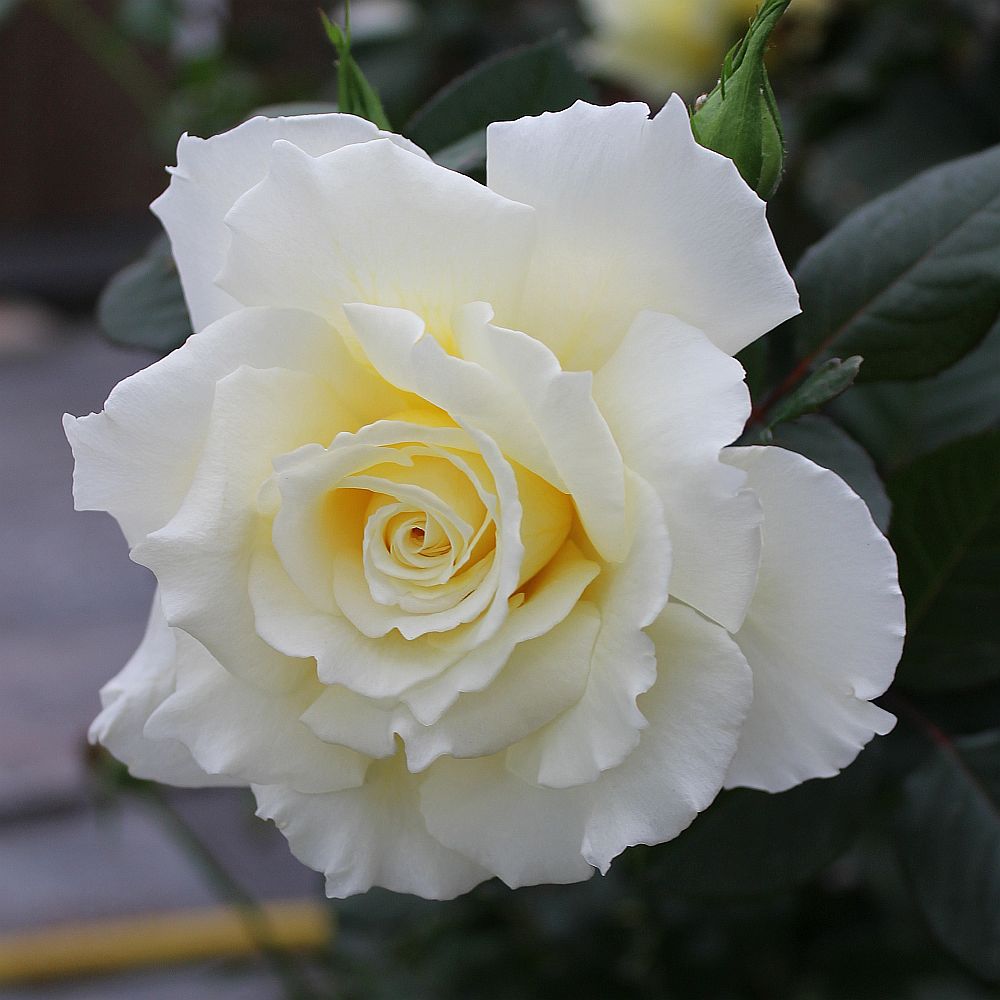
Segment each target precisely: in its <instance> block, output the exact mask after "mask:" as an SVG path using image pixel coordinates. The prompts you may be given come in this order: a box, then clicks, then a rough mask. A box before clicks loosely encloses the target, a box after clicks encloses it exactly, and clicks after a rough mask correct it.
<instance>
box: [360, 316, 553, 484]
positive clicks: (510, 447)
mask: <svg viewBox="0 0 1000 1000" xmlns="http://www.w3.org/2000/svg"><path fill="white" fill-rule="evenodd" d="M344 312H345V313H346V314H347V318H348V320H349V321H350V324H351V330H352V332H353V333H354V336H355V337H356V338H357V340H358V343H359V344H360V346H361V349H362V350H363V351H364V353H365V356H366V357H367V358H368V360H369V361H370V362H371V364H372V365H373V366H374V367H375V369H376V371H378V372H379V374H380V375H381V376H382V377H383V378H384V379H386V380H387V381H388V382H389V383H390V384H392V385H394V386H396V387H397V388H399V389H400V390H402V391H406V392H409V393H412V394H413V395H414V396H416V397H418V398H420V399H421V400H425V401H426V402H428V403H431V404H433V405H434V406H438V407H440V408H441V409H442V410H444V411H445V412H446V413H448V414H450V415H451V416H452V418H453V419H455V420H460V421H463V422H465V423H469V424H471V425H472V426H474V427H477V428H478V429H479V430H481V431H482V432H483V433H484V434H488V435H489V436H490V437H491V438H492V439H493V440H494V441H496V442H497V444H499V445H500V447H501V449H502V450H503V452H504V454H505V455H507V456H508V457H509V458H511V459H512V460H513V461H515V462H518V463H520V464H521V465H523V466H524V467H525V468H527V469H531V470H532V472H535V473H537V474H538V475H539V476H541V477H542V478H543V479H545V480H547V481H548V482H550V483H552V484H553V485H555V486H557V487H558V488H560V489H562V488H563V483H562V479H561V478H560V476H559V473H558V471H557V470H556V467H555V465H554V463H553V461H552V456H551V455H550V454H549V451H548V448H547V447H546V443H545V441H544V439H543V437H542V435H541V433H540V429H539V428H538V427H536V426H535V422H534V420H533V419H532V415H531V413H530V411H529V410H528V408H527V406H526V405H525V404H524V403H523V401H522V400H521V398H520V396H519V395H518V394H517V393H516V392H513V391H512V390H511V387H510V386H509V385H508V384H507V383H506V382H505V381H503V380H501V379H499V378H497V376H496V375H495V374H494V373H493V372H490V371H488V370H486V369H485V368H483V367H482V366H481V365H479V364H477V363H474V362H473V361H469V360H466V359H465V358H462V357H456V356H454V355H453V354H449V353H448V352H447V351H446V350H445V348H444V347H443V346H442V345H441V342H440V341H439V340H438V339H437V338H436V337H434V336H433V335H430V334H427V324H426V323H425V322H424V320H423V319H422V318H421V317H420V316H418V315H417V314H416V313H415V312H412V311H410V310H407V309H395V308H388V307H384V306H373V305H367V304H364V303H349V304H347V305H346V306H345V308H344ZM491 317H492V312H491V310H490V307H489V306H487V305H485V304H480V303H476V304H473V305H471V306H469V307H468V308H465V309H461V310H459V311H458V312H457V314H456V315H455V317H454V323H453V325H454V327H455V330H456V335H457V337H458V338H459V342H460V343H461V344H462V345H463V346H464V343H465V338H464V336H463V332H464V328H465V327H466V326H467V325H468V324H470V323H474V322H477V321H478V324H479V325H480V326H481V325H483V324H485V323H488V322H489V320H490V318H491ZM539 346H541V345H539Z"/></svg>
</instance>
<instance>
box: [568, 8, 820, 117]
mask: <svg viewBox="0 0 1000 1000" xmlns="http://www.w3.org/2000/svg"><path fill="white" fill-rule="evenodd" d="M834 3H835V0H792V2H791V6H790V7H789V9H788V13H787V14H786V15H785V21H786V22H788V27H789V28H790V30H791V36H790V37H788V38H786V42H787V43H788V46H787V47H788V48H790V49H791V50H793V51H798V52H801V53H806V52H808V50H810V49H811V48H814V47H815V46H816V45H817V44H818V42H819V28H820V25H821V23H822V21H823V19H824V17H825V16H826V14H827V11H828V9H829V8H830V7H831V6H833V4H834ZM580 4H581V7H582V9H583V13H584V15H585V17H586V18H587V20H588V21H589V22H590V23H591V24H592V25H593V28H594V35H593V38H591V39H589V40H588V42H587V44H586V45H585V47H584V55H585V57H586V59H587V61H588V62H590V63H591V64H592V65H593V66H594V68H595V69H596V70H598V71H599V72H601V73H603V74H605V75H606V76H608V77H609V78H610V79H613V80H617V81H619V82H621V83H623V84H624V85H626V86H628V87H630V88H633V89H635V90H636V91H637V92H638V93H640V94H644V95H647V96H649V97H660V98H663V97H666V96H667V95H668V94H669V93H670V91H671V90H678V91H680V92H681V93H683V94H687V95H688V96H689V97H691V98H693V97H694V96H695V95H696V94H697V93H698V92H699V91H701V90H705V89H707V88H709V87H711V86H712V85H713V84H714V83H715V79H716V77H717V76H718V75H719V67H720V66H721V65H722V59H723V57H724V56H725V54H726V51H727V50H728V49H729V47H730V46H731V45H732V44H733V43H734V42H735V41H736V40H737V39H738V38H739V36H740V35H741V34H742V33H743V32H744V31H745V30H746V26H747V21H748V20H749V19H750V18H751V17H752V16H753V14H754V12H755V11H756V10H757V8H758V7H759V6H760V4H761V0H580ZM783 27H784V26H783Z"/></svg>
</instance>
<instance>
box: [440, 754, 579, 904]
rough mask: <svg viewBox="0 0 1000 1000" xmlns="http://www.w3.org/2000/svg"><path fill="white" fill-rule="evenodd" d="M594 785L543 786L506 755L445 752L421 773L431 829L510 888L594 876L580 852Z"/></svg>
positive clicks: (563, 881)
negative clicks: (509, 765)
mask: <svg viewBox="0 0 1000 1000" xmlns="http://www.w3.org/2000/svg"><path fill="white" fill-rule="evenodd" d="M592 794H593V793H592V790H591V789H590V788H587V787H583V788H567V789H560V790H558V791H555V790H553V789H551V788H539V787H538V786H537V785H532V784H529V783H528V782H526V781H523V780H522V779H521V778H519V777H518V776H517V775H515V774H512V773H511V772H510V771H508V770H507V769H506V768H505V767H504V765H503V757H502V756H501V755H495V756H492V757H475V758H473V759H471V760H456V759H455V758H452V757H442V758H441V759H440V760H438V761H436V762H435V763H434V764H433V765H432V766H431V768H430V769H429V770H428V771H427V772H426V774H425V776H424V782H423V784H422V785H421V786H420V808H421V809H422V810H423V814H424V819H425V821H426V823H427V829H428V830H430V832H431V833H432V834H433V835H434V836H435V837H436V838H437V839H438V840H439V841H440V842H441V843H442V844H446V845H448V846H449V847H452V848H454V849H455V850H457V851H461V852H462V854H464V855H468V857H470V858H472V859H473V860H474V861H476V862H477V863H479V864H480V865H482V866H483V867H484V868H485V869H487V870H488V871H489V872H491V873H492V874H495V875H498V876H499V877H500V878H501V879H503V881H504V882H506V884H507V885H509V886H510V887H511V888H517V887H518V886H522V885H538V884H539V883H542V882H553V883H560V884H561V883H568V882H582V881H583V880H585V879H588V878H590V876H591V875H593V874H594V869H593V867H592V866H591V865H590V864H589V863H588V862H587V861H585V860H584V858H583V855H582V854H581V843H582V835H583V830H584V825H585V823H586V819H587V813H588V811H589V807H590V798H591V795H592Z"/></svg>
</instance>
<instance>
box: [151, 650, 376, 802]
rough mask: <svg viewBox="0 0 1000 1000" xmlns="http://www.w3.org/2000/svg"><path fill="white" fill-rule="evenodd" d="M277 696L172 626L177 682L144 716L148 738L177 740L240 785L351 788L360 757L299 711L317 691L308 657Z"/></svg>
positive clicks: (361, 768) (359, 774) (361, 771)
mask: <svg viewBox="0 0 1000 1000" xmlns="http://www.w3.org/2000/svg"><path fill="white" fill-rule="evenodd" d="M296 667H297V670H296V672H297V674H298V684H297V685H296V686H295V687H294V688H292V689H291V690H289V691H288V692H286V693H283V694H280V695H276V694H275V693H274V692H273V691H264V690H261V689H260V688H257V687H255V686H254V685H253V684H249V683H247V682H246V681H242V680H239V679H238V678H236V677H234V676H233V675H232V674H231V673H229V671H227V670H224V669H223V668H222V667H221V666H220V665H219V664H218V663H217V662H216V661H215V659H214V658H213V657H212V655H211V654H210V653H209V652H208V651H207V650H206V649H205V647H204V646H202V645H201V644H200V643H199V642H197V641H196V640H194V639H192V638H191V637H190V636H189V635H186V634H185V633H184V632H181V631H180V630H177V683H176V688H175V690H174V692H173V694H171V695H170V696H169V697H168V698H166V699H165V700H164V701H163V702H162V703H161V704H160V706H159V707H158V708H157V709H156V711H155V712H153V714H152V715H151V716H150V718H149V721H148V722H147V723H146V730H145V734H146V736H147V737H149V738H150V739H154V740H176V741H178V742H179V743H182V744H184V746H186V747H187V748H188V749H189V750H190V751H191V755H192V756H193V757H194V759H195V760H196V761H197V762H198V764H199V766H201V767H202V768H204V770H205V771H206V772H208V773H209V774H218V775H222V776H229V777H230V778H233V779H237V780H238V781H239V782H240V783H241V784H252V783H265V784H279V783H284V784H288V785H290V786H291V787H292V788H294V789H296V790H298V791H302V792H331V791H339V790H340V789H343V788H354V787H356V786H358V785H360V784H361V783H362V782H363V781H364V776H365V769H366V767H367V765H368V761H367V759H366V758H364V757H362V756H361V755H360V754H357V753H355V752H353V751H351V750H347V749H344V748H343V747H338V746H331V745H330V744H329V743H324V742H323V741H322V740H320V739H318V738H317V737H316V736H315V734H314V733H313V732H312V730H310V729H309V727H308V726H306V725H305V724H304V723H303V722H301V721H300V720H299V715H300V714H301V713H302V712H303V711H304V710H305V709H306V708H307V707H308V705H309V704H310V703H311V702H312V701H313V700H314V699H315V698H316V697H317V696H318V695H319V694H320V693H321V691H322V685H320V684H319V682H318V681H317V680H316V678H315V675H314V672H313V669H312V666H311V665H310V664H302V665H301V666H298V665H295V666H293V665H291V664H289V667H288V669H289V670H293V669H296Z"/></svg>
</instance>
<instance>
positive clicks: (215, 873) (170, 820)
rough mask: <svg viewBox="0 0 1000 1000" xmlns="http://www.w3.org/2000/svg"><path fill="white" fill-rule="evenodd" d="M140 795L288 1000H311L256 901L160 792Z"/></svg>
mask: <svg viewBox="0 0 1000 1000" xmlns="http://www.w3.org/2000/svg"><path fill="white" fill-rule="evenodd" d="M140 793H141V794H142V795H143V796H144V798H145V800H146V801H147V802H149V803H150V804H151V805H152V806H153V808H154V809H155V810H156V812H157V814H158V815H159V818H160V819H161V820H162V821H163V825H164V827H165V828H166V829H167V831H168V832H169V833H170V834H171V836H172V837H173V838H174V840H175V841H176V842H177V843H178V844H179V845H180V846H181V848H183V850H184V851H185V853H186V854H187V855H188V856H189V857H190V858H191V859H192V860H193V861H194V862H195V864H197V866H198V868H199V869H200V870H201V872H202V873H203V874H204V876H205V878H206V879H207V880H208V881H209V882H210V883H211V885H212V887H213V888H214V890H215V892H216V893H217V895H218V896H219V897H220V898H221V899H222V900H224V901H226V902H228V903H230V904H231V905H232V906H233V907H234V908H235V909H236V911H237V912H238V913H239V914H240V917H241V919H242V920H243V923H244V925H245V927H246V929H247V933H248V934H249V935H250V937H251V939H252V940H253V941H254V943H255V944H256V946H257V950H258V951H259V952H260V955H261V957H262V958H263V959H264V960H265V961H266V962H267V964H268V966H269V967H270V969H271V971H272V972H273V973H274V975H275V977H276V978H277V979H278V980H279V981H280V982H281V984H282V986H283V987H284V992H285V996H286V997H287V998H288V1000H313V998H314V997H315V993H314V992H313V991H312V989H311V988H310V987H309V985H308V983H307V982H306V980H305V978H304V977H303V975H302V973H301V971H300V970H299V969H298V967H297V966H296V963H295V962H294V961H293V960H292V959H290V958H289V956H288V955H287V954H285V952H284V951H283V950H282V949H281V948H278V947H275V945H274V943H273V939H272V935H271V929H270V927H269V925H268V922H267V918H266V917H265V915H264V913H263V912H262V910H261V908H260V907H259V906H258V905H257V902H256V900H254V898H253V897H252V896H251V895H250V894H249V893H248V892H247V891H246V890H245V889H244V888H243V886H241V885H240V884H239V882H237V881H236V879H234V878H233V877H232V875H230V874H229V872H228V871H226V869H225V868H224V867H223V866H222V865H221V864H220V863H219V860H218V859H217V858H216V857H215V855H214V854H213V853H212V851H211V850H210V849H209V847H208V845H207V844H206V843H205V842H204V841H203V840H202V839H201V837H200V836H199V835H198V834H197V833H196V832H195V831H194V829H193V828H192V827H191V825H190V824H189V823H188V822H187V820H186V819H184V817H183V816H182V815H181V814H180V813H179V812H178V811H177V809H175V808H174V806H173V804H172V803H171V802H170V800H169V799H168V798H167V796H166V795H164V793H163V790H162V789H160V788H159V787H158V786H156V785H154V784H152V783H147V784H145V785H144V786H143V787H142V788H141V790H140Z"/></svg>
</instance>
